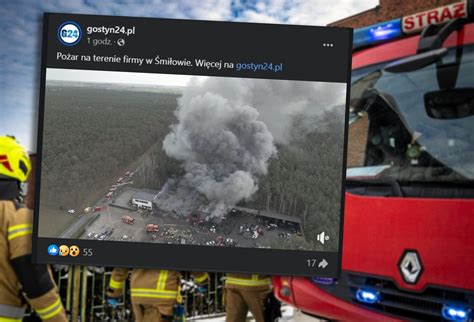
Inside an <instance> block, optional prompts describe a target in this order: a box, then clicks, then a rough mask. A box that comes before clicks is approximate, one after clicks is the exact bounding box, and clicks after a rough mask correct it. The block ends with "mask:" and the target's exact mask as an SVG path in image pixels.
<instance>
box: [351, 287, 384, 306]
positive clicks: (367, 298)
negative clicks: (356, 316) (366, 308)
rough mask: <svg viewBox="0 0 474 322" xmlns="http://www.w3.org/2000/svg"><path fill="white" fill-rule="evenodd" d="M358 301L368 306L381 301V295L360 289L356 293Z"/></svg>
mask: <svg viewBox="0 0 474 322" xmlns="http://www.w3.org/2000/svg"><path fill="white" fill-rule="evenodd" d="M356 299H357V300H358V301H359V302H362V303H366V304H374V303H377V302H379V301H380V293H379V292H377V291H374V290H370V289H362V288H359V289H357V291H356Z"/></svg>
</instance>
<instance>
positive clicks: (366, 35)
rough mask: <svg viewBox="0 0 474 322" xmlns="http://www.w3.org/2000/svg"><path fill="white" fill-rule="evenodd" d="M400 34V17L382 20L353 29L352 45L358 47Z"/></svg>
mask: <svg viewBox="0 0 474 322" xmlns="http://www.w3.org/2000/svg"><path fill="white" fill-rule="evenodd" d="M401 35H402V19H401V18H398V19H393V20H390V21H384V22H381V23H377V24H375V25H371V26H368V27H364V28H359V29H356V30H354V39H353V47H354V48H359V47H363V46H367V45H370V44H373V43H376V42H379V41H382V40H387V39H394V38H397V37H400V36H401Z"/></svg>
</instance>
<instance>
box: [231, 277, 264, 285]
mask: <svg viewBox="0 0 474 322" xmlns="http://www.w3.org/2000/svg"><path fill="white" fill-rule="evenodd" d="M225 282H226V284H233V285H241V286H265V285H270V279H269V278H264V279H261V280H259V279H258V278H257V279H254V278H253V277H252V279H247V278H235V277H227V278H226V281H225Z"/></svg>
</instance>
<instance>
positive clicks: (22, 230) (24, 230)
mask: <svg viewBox="0 0 474 322" xmlns="http://www.w3.org/2000/svg"><path fill="white" fill-rule="evenodd" d="M32 233H33V225H32V224H21V225H15V226H11V227H9V228H8V240H12V239H14V238H17V237H21V236H25V235H31V234H32Z"/></svg>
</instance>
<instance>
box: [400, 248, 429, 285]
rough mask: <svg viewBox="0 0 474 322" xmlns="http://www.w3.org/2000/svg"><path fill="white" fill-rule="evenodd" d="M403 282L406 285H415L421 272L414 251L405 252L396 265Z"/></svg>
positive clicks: (419, 263)
mask: <svg viewBox="0 0 474 322" xmlns="http://www.w3.org/2000/svg"><path fill="white" fill-rule="evenodd" d="M398 268H399V270H400V273H401V274H402V277H403V280H404V281H405V282H406V283H408V284H416V282H418V279H419V278H420V277H421V273H422V272H423V265H422V264H421V260H420V257H419V256H418V254H417V252H416V251H414V250H406V251H405V252H404V254H403V256H402V258H401V259H400V262H399V263H398Z"/></svg>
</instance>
